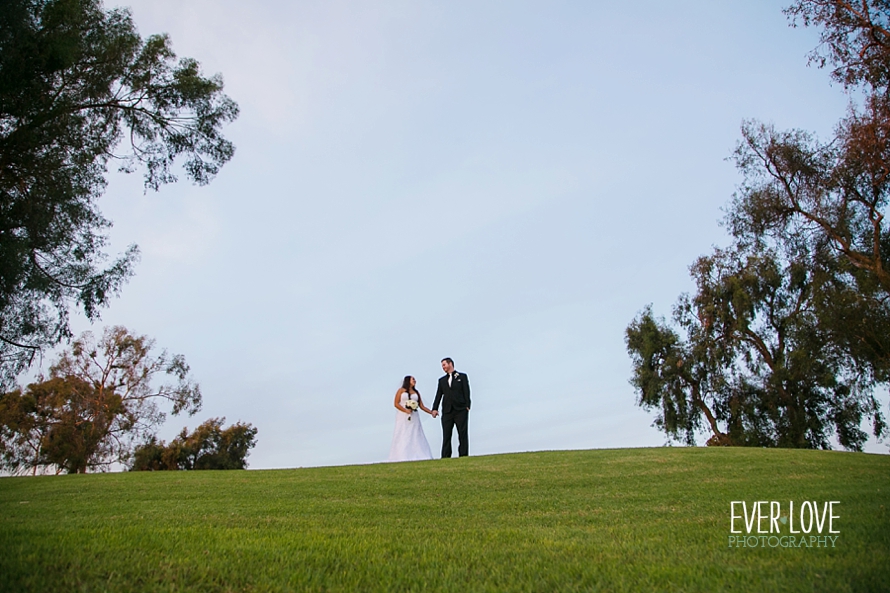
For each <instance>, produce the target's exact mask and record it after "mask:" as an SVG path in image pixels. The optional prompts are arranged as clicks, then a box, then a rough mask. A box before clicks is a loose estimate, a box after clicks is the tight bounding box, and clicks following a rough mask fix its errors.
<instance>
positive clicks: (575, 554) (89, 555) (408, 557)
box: [0, 448, 890, 593]
mask: <svg viewBox="0 0 890 593" xmlns="http://www.w3.org/2000/svg"><path fill="white" fill-rule="evenodd" d="M888 489H890V456H886V455H865V454H860V453H841V452H826V451H805V450H777V449H770V450H764V449H754V448H751V449H741V448H694V449H690V448H655V449H624V450H621V449H618V450H598V451H549V452H539V453H523V454H511V455H493V456H485V457H466V458H461V459H450V460H449V459H446V460H433V461H425V462H418V463H392V464H390V463H386V464H372V465H360V466H346V467H325V468H305V469H295V470H271V471H254V470H251V471H246V472H126V473H115V474H104V475H86V476H58V477H37V478H5V479H3V480H0V549H2V550H4V553H3V554H0V590H3V591H41V592H47V593H51V592H55V591H65V592H67V591H106V592H109V593H112V592H117V591H122V592H123V591H125V592H127V593H132V592H138V591H174V590H177V591H178V590H182V591H195V592H208V593H209V592H217V591H218V592H224V591H269V592H272V591H331V592H334V591H349V592H352V591H368V592H375V591H382V592H387V593H389V592H393V591H443V592H455V593H457V592H459V593H465V592H467V591H519V592H532V591H560V592H562V591H574V592H580V591H609V592H615V593H619V592H638V591H665V592H677V591H684V592H689V593H692V592H707V593H714V592H717V591H783V592H812V591H826V592H828V591H831V592H856V591H863V592H865V591H883V590H885V589H886V584H887V582H890V534H888V530H887V529H886V526H887V524H888V520H890V515H888V509H887V504H886V499H887V497H886V493H887V492H888ZM733 500H745V501H748V508H749V509H750V503H751V502H752V501H755V500H776V501H783V505H787V502H788V501H789V500H794V501H795V502H796V503H798V504H799V503H800V502H801V501H803V500H815V501H820V502H821V501H826V500H838V501H840V506H839V507H836V509H838V510H839V513H838V514H840V515H841V518H840V519H839V520H837V521H836V522H835V529H838V530H839V531H840V534H839V539H838V540H837V544H836V547H834V548H827V549H826V548H812V549H805V548H802V549H791V548H766V549H763V548H758V549H750V548H749V549H736V548H729V547H728V546H727V536H728V535H729V530H730V526H729V514H730V501H733ZM736 525H738V522H737V523H736ZM786 533H787V531H786Z"/></svg>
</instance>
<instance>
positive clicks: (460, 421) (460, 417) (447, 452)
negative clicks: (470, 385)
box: [442, 410, 470, 459]
mask: <svg viewBox="0 0 890 593" xmlns="http://www.w3.org/2000/svg"><path fill="white" fill-rule="evenodd" d="M469 420H470V411H469V410H457V411H454V412H449V413H447V414H442V459H445V458H447V457H451V432H452V430H453V429H454V428H455V427H457V442H458V445H457V454H458V455H459V456H461V457H466V456H467V455H469V454H470V433H469V431H468V430H467V424H468V423H469Z"/></svg>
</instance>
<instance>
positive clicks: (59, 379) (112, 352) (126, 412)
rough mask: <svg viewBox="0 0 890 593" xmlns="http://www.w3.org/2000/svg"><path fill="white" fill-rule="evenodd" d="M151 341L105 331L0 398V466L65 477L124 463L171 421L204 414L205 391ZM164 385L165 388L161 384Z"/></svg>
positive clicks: (180, 361) (86, 337)
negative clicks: (46, 471)
mask: <svg viewBox="0 0 890 593" xmlns="http://www.w3.org/2000/svg"><path fill="white" fill-rule="evenodd" d="M154 350H155V344H154V341H153V340H151V339H149V338H147V337H146V336H139V335H134V334H132V333H130V332H129V331H128V330H127V329H126V328H123V327H120V326H115V327H110V328H107V329H106V330H105V331H104V332H103V334H102V337H101V338H100V339H99V340H98V341H97V340H95V339H94V337H93V335H92V334H91V333H90V332H85V333H84V334H83V335H81V336H80V337H79V338H78V339H76V340H75V341H74V342H73V343H72V345H71V348H70V349H68V350H66V351H64V352H63V353H62V354H61V355H60V356H59V358H58V360H57V361H56V362H55V364H53V365H52V367H51V368H50V376H49V379H46V380H44V379H42V378H41V379H39V380H38V381H37V382H35V383H32V384H30V385H28V387H27V388H26V389H24V390H21V389H16V390H13V391H10V392H7V393H5V394H3V395H2V396H0V461H2V464H3V467H4V468H5V469H7V470H9V471H12V472H16V473H22V472H26V471H34V472H36V470H37V469H38V468H41V467H43V468H50V469H51V468H56V469H57V470H59V471H67V472H68V473H83V472H86V471H87V470H88V469H102V468H105V467H108V466H109V465H110V464H111V463H114V462H119V463H126V462H127V461H129V459H130V456H131V455H132V452H133V449H134V448H135V446H136V444H137V443H140V442H144V441H145V440H147V439H149V438H150V437H151V436H153V435H154V429H155V428H156V427H157V426H158V425H159V424H161V423H162V422H163V421H164V419H165V418H166V414H165V413H164V412H163V411H162V410H161V408H160V406H159V403H166V404H167V405H169V406H170V409H171V412H172V413H173V414H174V415H176V414H179V413H181V412H187V413H188V414H189V415H192V414H194V413H196V412H197V411H198V410H200V408H201V390H200V388H199V387H198V385H197V384H196V383H195V382H194V381H193V380H192V379H191V377H190V375H189V366H188V364H187V363H186V361H185V359H184V358H183V357H182V356H181V355H170V354H168V353H167V351H166V350H162V351H161V352H159V353H155V352H154ZM164 378H166V380H167V382H163V383H162V382H161V381H162V380H163V379H164Z"/></svg>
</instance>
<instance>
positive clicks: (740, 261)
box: [626, 248, 886, 450]
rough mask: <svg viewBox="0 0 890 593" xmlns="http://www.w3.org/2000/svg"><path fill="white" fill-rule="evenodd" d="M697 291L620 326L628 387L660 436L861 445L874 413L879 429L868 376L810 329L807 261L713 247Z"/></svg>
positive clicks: (812, 303) (703, 261) (701, 264)
mask: <svg viewBox="0 0 890 593" xmlns="http://www.w3.org/2000/svg"><path fill="white" fill-rule="evenodd" d="M692 275H693V278H694V279H695V281H696V286H697V290H696V293H695V295H694V296H693V297H691V298H690V297H688V296H685V295H684V296H683V297H681V298H680V301H679V303H678V304H677V306H676V308H675V310H674V321H675V322H676V324H677V325H678V326H679V327H680V328H681V330H682V331H683V332H684V333H685V337H684V338H680V337H679V335H678V334H677V333H676V332H675V331H674V329H672V328H671V327H670V326H669V325H668V324H667V323H666V322H665V321H664V320H657V319H655V318H654V317H653V315H652V312H651V310H650V309H648V308H647V309H646V310H644V311H643V312H642V313H641V314H640V315H639V316H638V317H637V319H635V320H634V321H633V322H632V323H631V324H630V326H629V327H628V328H627V332H626V341H627V348H628V352H629V353H630V355H631V357H632V360H633V369H634V374H633V378H632V379H631V383H632V384H633V385H634V387H636V389H637V392H638V393H639V394H640V399H639V402H638V403H639V404H640V405H641V406H643V407H644V408H646V409H649V410H652V409H655V410H657V413H658V417H657V419H656V426H658V427H659V428H660V429H661V430H663V431H664V432H665V433H666V434H667V435H668V437H669V438H671V439H677V440H679V439H680V438H681V437H682V439H683V440H684V441H685V442H686V443H687V444H694V443H695V433H696V431H698V430H699V429H700V428H701V427H702V417H704V418H705V419H706V420H707V423H708V428H709V429H710V432H711V434H712V437H711V439H710V440H709V443H708V444H714V445H745V446H757V447H797V448H822V449H827V448H830V437H831V436H832V435H835V436H837V438H838V441H839V442H840V444H841V445H842V446H843V447H845V448H848V449H853V450H860V449H861V447H862V444H863V443H864V442H865V440H866V439H867V437H868V435H867V434H866V433H865V432H864V431H862V430H860V428H859V426H860V424H861V423H862V422H863V419H864V418H865V417H869V418H871V420H872V424H873V432H874V434H875V435H877V436H881V435H884V434H885V433H886V427H885V425H884V421H883V416H882V414H881V412H880V404H879V402H878V401H877V399H876V398H875V397H874V393H873V390H874V381H873V380H870V378H869V377H867V376H863V375H862V373H861V372H859V369H858V367H857V365H856V361H855V360H853V359H851V358H850V357H849V356H848V355H847V352H846V351H845V350H844V349H843V348H841V347H839V346H838V344H837V343H836V342H835V341H834V340H833V336H832V334H831V332H830V331H826V330H825V329H824V328H823V327H822V325H821V324H820V320H819V317H818V315H817V313H818V306H817V304H816V300H815V299H814V291H813V286H814V284H815V280H814V275H815V272H814V268H813V267H812V266H811V265H810V262H808V261H806V260H805V261H800V260H793V261H782V259H781V258H780V256H779V255H778V254H776V253H775V252H771V251H768V250H764V251H761V252H759V253H751V249H750V248H749V249H746V250H745V251H722V250H716V251H715V252H714V254H713V255H711V256H706V257H701V258H699V259H698V260H697V261H696V262H695V264H693V266H692Z"/></svg>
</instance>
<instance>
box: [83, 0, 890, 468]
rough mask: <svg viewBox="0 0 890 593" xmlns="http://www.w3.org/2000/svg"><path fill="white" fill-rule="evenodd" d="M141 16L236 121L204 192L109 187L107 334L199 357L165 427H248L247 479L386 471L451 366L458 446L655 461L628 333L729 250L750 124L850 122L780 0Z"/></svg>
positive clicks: (179, 1)
mask: <svg viewBox="0 0 890 593" xmlns="http://www.w3.org/2000/svg"><path fill="white" fill-rule="evenodd" d="M126 4H127V5H129V6H131V7H132V10H133V15H134V18H135V21H136V23H137V25H138V27H139V30H140V32H141V33H142V35H149V34H152V33H158V32H167V33H169V34H170V36H171V38H172V40H173V46H174V49H175V50H176V51H177V53H178V54H179V55H180V56H189V57H194V58H196V59H198V60H199V61H200V62H201V63H202V65H203V67H204V70H205V72H206V73H216V72H220V73H222V75H223V77H224V79H225V83H226V92H227V93H228V94H229V95H230V96H231V97H232V98H233V99H235V100H236V101H237V102H238V103H239V105H240V106H241V117H240V118H239V119H238V121H237V122H235V123H234V124H232V125H231V126H229V127H228V128H227V130H226V133H227V136H228V137H229V138H231V139H232V140H233V142H234V143H235V144H236V146H237V152H236V154H235V157H234V159H233V160H232V161H231V162H230V163H229V164H228V165H227V166H226V167H225V168H224V169H223V171H222V172H221V173H220V175H219V176H218V177H217V178H216V179H215V180H214V181H213V183H212V184H210V185H209V186H207V187H195V186H192V185H190V184H189V183H187V182H180V183H179V184H176V185H173V186H168V187H165V188H163V189H162V190H161V192H160V193H149V194H144V193H143V191H142V188H141V180H140V178H139V176H138V175H130V176H125V175H118V174H115V175H112V176H111V183H110V184H109V187H108V191H107V193H106V195H105V196H104V197H103V198H102V201H101V207H102V209H103V211H104V212H105V213H106V215H107V216H108V217H109V218H111V219H112V220H113V221H114V223H115V226H114V229H113V230H112V232H111V237H112V251H115V252H116V251H122V250H123V249H125V248H126V246H127V245H128V244H130V243H132V242H135V243H138V244H139V245H140V247H141V249H142V261H141V263H140V264H139V266H138V268H137V273H136V276H135V277H134V278H133V279H132V280H131V281H130V283H129V284H128V285H127V286H126V287H125V289H124V292H123V294H122V295H121V297H120V298H119V299H117V300H116V301H114V302H113V303H112V306H111V307H110V308H109V309H108V310H107V311H105V313H104V315H103V319H102V321H101V323H100V324H99V326H98V327H96V328H94V330H100V329H101V325H107V324H122V325H125V326H127V327H128V328H130V329H132V330H133V331H136V332H138V333H141V334H147V335H149V336H151V337H153V338H155V339H156V340H157V342H158V345H159V346H163V347H166V348H168V349H169V350H171V351H172V352H177V353H182V354H184V355H185V356H186V359H187V360H188V361H189V362H190V364H191V366H192V370H193V373H194V376H195V378H196V379H197V380H198V381H199V382H200V384H201V386H202V389H203V392H204V400H205V403H204V409H203V410H202V411H201V412H200V413H199V414H198V415H197V416H195V417H194V418H190V419H188V418H175V417H172V418H169V419H168V421H167V423H166V425H165V427H164V429H163V431H162V433H161V434H162V436H163V437H164V438H170V437H171V436H173V435H174V434H175V433H176V432H178V431H179V429H181V428H182V426H183V425H186V424H187V425H188V426H189V427H193V426H195V425H196V424H197V423H199V422H200V421H201V420H203V419H206V418H208V417H211V416H225V417H226V418H227V421H228V422H234V421H238V420H242V421H245V422H251V423H253V424H254V425H255V426H256V427H257V428H258V429H259V435H258V445H257V447H256V449H255V450H254V451H253V452H252V454H251V456H250V458H249V461H250V465H251V467H253V468H271V467H296V466H309V465H328V464H347V463H367V462H375V461H382V460H384V459H386V456H387V453H388V451H389V445H390V439H391V435H392V428H393V418H394V416H395V410H394V409H393V407H392V398H393V395H394V393H395V391H396V389H397V388H398V387H399V385H400V382H401V378H402V377H403V376H404V375H406V374H411V375H414V376H415V377H417V380H418V387H419V388H420V390H421V392H422V394H423V395H424V396H425V397H426V399H428V400H431V399H432V397H433V395H434V393H435V381H436V379H437V378H438V377H439V376H440V375H441V369H440V367H439V360H440V359H441V358H442V357H444V356H450V357H452V358H454V360H455V362H456V366H457V368H458V370H461V371H464V372H466V373H468V374H469V377H470V383H471V386H472V389H473V404H474V405H473V410H472V413H471V419H470V433H471V454H489V453H502V452H511V451H527V450H541V449H578V448H604V447H635V446H652V445H656V446H657V445H661V444H663V443H664V438H663V436H662V435H661V434H660V433H658V432H657V431H656V430H655V429H654V428H652V427H651V426H650V425H651V422H652V420H653V416H652V415H650V414H647V413H645V412H644V411H642V410H640V409H639V408H637V407H636V406H635V405H634V401H635V396H634V393H633V390H632V388H631V387H630V385H629V384H628V378H629V376H630V362H629V359H628V356H627V354H626V352H625V348H624V342H623V331H624V328H625V327H626V326H627V324H628V323H629V322H630V320H631V319H632V318H633V317H634V316H635V315H636V313H637V312H638V311H640V310H641V309H642V308H643V307H644V306H645V305H646V304H648V303H652V304H653V307H654V309H655V311H656V312H659V313H660V314H664V315H667V314H669V313H670V310H671V307H672V305H673V303H674V302H675V301H676V299H677V297H678V295H679V294H680V293H681V292H683V291H687V290H690V289H691V283H690V281H689V278H688V272H687V268H688V266H689V264H690V263H691V262H692V261H693V259H694V258H695V257H697V256H698V255H701V254H703V253H706V252H708V251H710V249H711V246H712V245H718V244H725V243H726V239H725V234H724V232H723V230H722V229H721V227H720V226H719V224H718V219H719V218H720V217H721V207H723V206H725V205H726V204H727V203H728V200H729V199H730V198H731V196H732V194H733V191H734V190H735V187H736V184H737V183H738V182H739V177H738V175H737V174H736V172H735V170H734V167H733V165H732V163H731V162H728V161H727V160H726V157H728V156H729V155H730V154H731V152H732V150H733V147H734V146H735V144H736V142H737V141H738V139H739V137H740V134H739V127H740V124H741V122H742V120H743V119H745V118H757V119H761V120H764V121H769V122H773V123H775V124H776V125H777V126H779V127H781V128H790V127H800V128H805V129H808V130H812V131H815V132H817V133H820V134H822V135H827V134H828V133H830V131H831V129H832V127H833V125H834V123H835V122H836V121H837V120H838V118H839V117H841V116H842V115H843V113H844V109H845V105H846V98H845V97H844V95H843V94H842V92H841V91H840V89H839V88H837V87H832V86H831V85H830V84H829V81H828V76H827V74H826V73H825V72H822V71H819V70H817V69H815V68H808V67H807V65H806V54H807V52H809V51H810V50H811V49H812V48H813V47H814V46H815V44H816V42H817V37H816V33H815V32H814V31H811V30H802V29H792V28H789V27H788V23H787V21H786V19H785V17H784V16H783V15H782V14H781V8H782V3H778V2H765V1H751V0H746V1H726V2H713V1H705V0H702V1H691V0H689V1H678V2H671V3H664V2H656V1H641V2H634V3H598V2H478V1H474V2H461V1H456V2H424V1H410V2H408V1H406V2H395V1H393V2H389V1H381V2H373V3H372V2H335V1H334V2H271V1H257V2H251V3H245V2H241V1H234V0H176V1H172V0H150V1H149V0H139V1H136V2H128V3H126ZM74 325H75V329H77V330H81V329H86V328H87V327H88V324H87V323H86V322H84V321H83V320H79V319H78V320H75V324H74ZM424 427H425V430H426V433H427V436H428V438H429V440H430V445H431V447H432V448H433V450H434V451H438V449H439V447H440V445H441V435H440V430H439V426H438V423H437V422H435V421H433V420H432V419H430V418H429V417H426V419H425V420H424ZM869 449H870V450H874V451H880V452H886V445H883V444H875V443H873V444H871V445H870V446H869Z"/></svg>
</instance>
